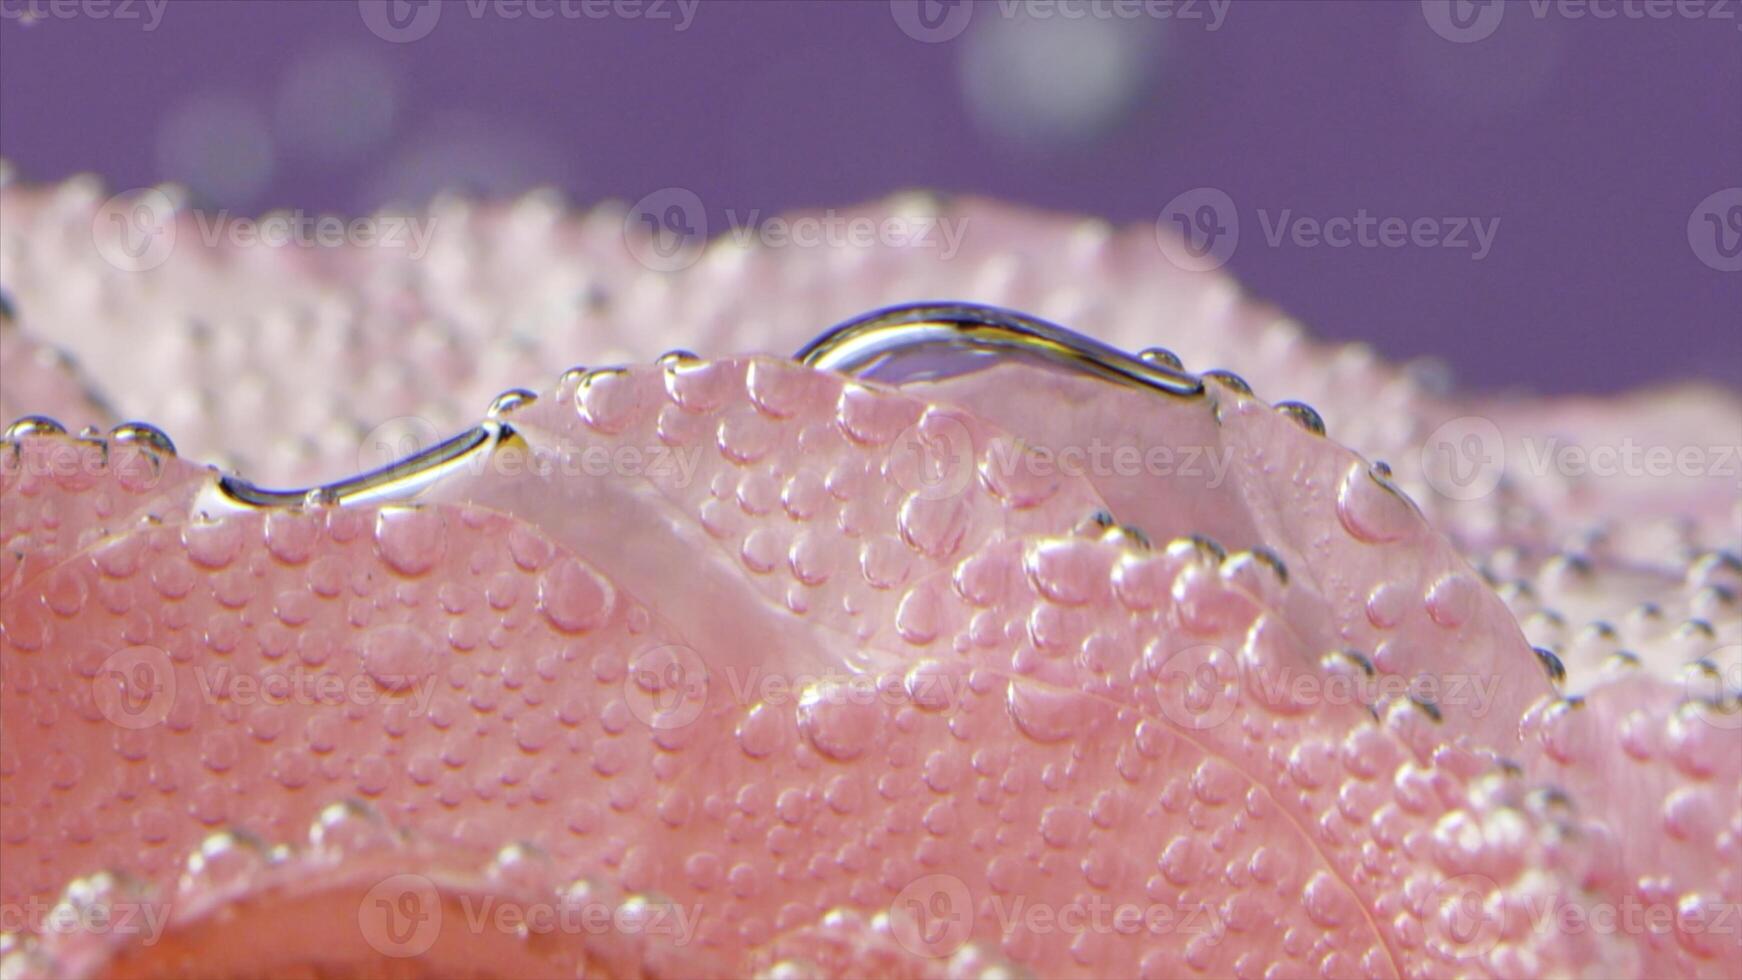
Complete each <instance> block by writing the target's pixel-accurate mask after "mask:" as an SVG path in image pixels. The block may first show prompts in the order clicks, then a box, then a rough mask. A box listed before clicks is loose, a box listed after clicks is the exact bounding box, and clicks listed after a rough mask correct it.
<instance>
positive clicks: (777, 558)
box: [0, 179, 1742, 978]
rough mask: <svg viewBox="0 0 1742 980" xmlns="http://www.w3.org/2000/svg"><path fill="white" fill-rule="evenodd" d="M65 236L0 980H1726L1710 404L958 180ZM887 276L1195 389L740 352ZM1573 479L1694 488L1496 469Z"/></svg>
mask: <svg viewBox="0 0 1742 980" xmlns="http://www.w3.org/2000/svg"><path fill="white" fill-rule="evenodd" d="M152 193H154V194H156V195H158V197H160V198H162V200H164V201H168V202H170V203H171V205H173V199H174V194H173V193H169V192H167V191H157V192H152ZM131 200H134V199H133V198H127V199H124V200H123V203H127V202H128V201H131ZM116 206H117V205H116V204H115V203H113V202H109V203H105V201H104V192H103V190H102V189H101V188H100V187H98V186H97V185H96V184H95V183H94V182H91V181H88V180H83V179H80V180H74V181H69V182H67V183H64V184H61V185H56V186H26V185H19V184H9V185H7V186H4V187H0V288H3V289H4V290H5V294H6V298H7V300H8V303H9V304H10V307H11V312H10V313H9V315H8V317H7V319H6V321H5V323H4V325H3V326H0V355H3V358H0V407H4V409H5V411H6V412H8V413H16V414H17V415H20V416H25V417H24V418H23V419H22V420H21V421H20V422H18V423H17V424H15V425H13V426H12V427H11V428H9V429H8V430H7V432H6V436H5V440H4V442H3V443H0V908H3V909H5V910H6V913H7V919H6V921H5V922H0V976H4V977H6V978H13V977H19V978H26V977H74V976H79V977H85V976H89V977H97V976H112V977H182V976H231V975H273V976H281V975H293V976H320V977H329V976H331V977H338V976H395V977H400V976H403V977H414V976H505V977H531V976H566V977H578V976H587V977H594V976H608V977H633V976H649V977H667V978H672V977H697V976H765V977H811V976H819V977H836V976H839V977H992V976H1024V975H1031V976H1049V977H1050V976H1085V977H1126V976H1134V977H1193V976H1201V977H1217V978H1220V977H1242V978H1245V977H1264V978H1270V977H1314V976H1317V977H1347V976H1373V977H1439V976H1446V977H1463V976H1493V977H1537V976H1567V977H1616V976H1649V977H1671V976H1686V977H1707V978H1724V977H1736V976H1742V916H1739V913H1738V910H1739V909H1742V700H1739V698H1738V690H1737V688H1738V687H1739V686H1742V600H1739V599H1738V596H1739V595H1742V559H1738V557H1737V555H1738V553H1742V499H1739V495H1738V486H1737V483H1736V476H1735V474H1734V472H1726V471H1725V470H1724V469H1723V467H1722V464H1721V461H1717V460H1715V459H1714V457H1716V456H1718V455H1719V452H1718V451H1719V450H1722V449H1723V447H1725V446H1729V445H1737V444H1742V401H1739V400H1738V398H1737V396H1736V395H1735V394H1734V393H1731V392H1725V391H1719V390H1715V389H1709V388H1701V387H1693V386H1688V387H1682V388H1676V389H1665V390H1661V391H1651V392H1639V393H1635V394H1631V395H1627V396H1623V397H1619V398H1615V399H1594V398H1580V399H1574V398H1563V399H1540V398H1532V397H1527V396H1490V395H1481V394H1475V393H1467V392H1455V391H1449V390H1447V386H1446V385H1445V384H1444V383H1443V382H1441V381H1438V380H1435V373H1434V372H1433V371H1431V370H1428V369H1425V368H1422V367H1419V366H1410V367H1397V366H1392V365H1388V364H1385V363H1384V362H1382V361H1381V360H1379V359H1378V358H1377V357H1376V356H1375V355H1374V354H1373V353H1372V352H1371V351H1369V350H1367V349H1365V348H1362V347H1359V346H1355V345H1343V346H1336V345H1329V344H1324V343H1320V342H1317V341H1313V340H1311V339H1309V338H1307V337H1306V335H1305V333H1304V331H1303V330H1302V328H1300V327H1299V326H1298V325H1296V324H1294V323H1292V322H1291V321H1289V320H1288V319H1287V318H1286V316H1284V315H1283V314H1281V313H1279V312H1277V311H1276V310H1274V309H1272V308H1270V307H1267V306H1265V305H1263V304H1261V303H1258V302H1255V301H1253V300H1251V299H1249V298H1247V297H1244V296H1243V295H1242V294H1241V292H1240V290H1239V289H1238V287H1237V286H1236V285H1235V284H1234V283H1233V282H1232V281H1231V280H1229V279H1228V278H1226V277H1225V276H1223V275H1221V274H1220V273H1199V272H1188V271H1184V270H1181V269H1179V268H1176V267H1175V266H1173V265H1171V264H1170V263H1169V262H1168V261H1167V260H1166V259H1165V258H1164V257H1163V254H1164V253H1163V251H1162V250H1160V249H1158V248H1157V240H1156V231H1155V229H1153V228H1149V227H1140V228H1133V229H1127V230H1116V229H1113V228H1111V227H1109V226H1107V225H1106V224H1105V223H1102V222H1098V221H1093V220H1085V219H1082V218H1077V217H1067V216H1057V215H1049V214H1043V213H1037V212H1032V211H1027V210H1022V209H1017V208H1013V207H1009V206H1006V205H1002V204H997V203H994V202H987V201H977V200H961V201H940V200H938V199H936V198H932V197H929V196H925V195H904V196H901V197H897V198H893V199H890V200H888V201H885V202H881V203H878V204H874V205H870V206H867V207H865V208H863V209H860V210H858V211H855V212H853V213H854V214H863V215H867V216H873V217H879V218H881V217H888V216H902V217H905V218H908V219H925V220H933V221H939V222H942V221H949V222H954V223H959V224H960V225H961V226H962V227H965V228H967V229H968V230H969V233H968V234H966V235H964V236H963V238H962V240H961V243H960V251H959V252H958V253H956V254H953V255H952V256H949V257H947V258H942V259H940V257H939V256H938V255H937V254H935V252H928V251H926V250H923V249H898V248H890V247H886V246H876V247H867V248H855V247H848V248H832V249H808V250H807V249H799V248H793V249H774V248H769V247H765V246H745V245H741V244H737V243H734V242H732V241H730V240H728V239H722V240H719V241H716V242H714V243H712V244H710V245H708V246H707V247H706V248H705V249H703V250H700V251H699V252H698V253H697V254H696V255H695V256H693V257H694V259H695V261H693V262H692V263H690V264H687V265H683V267H682V268H679V269H676V270H674V271H661V270H660V269H655V268H650V267H649V265H647V264H643V263H642V262H641V261H640V260H639V259H638V258H637V256H638V255H639V256H643V257H645V256H646V254H647V252H646V249H645V248H644V246H645V244H646V243H645V242H643V241H641V240H640V239H638V237H637V231H636V229H635V227H634V225H633V224H631V225H630V226H629V227H628V229H627V230H626V228H625V222H624V217H625V214H624V211H623V210H622V209H621V208H620V207H617V206H614V205H605V206H601V207H598V208H595V209H593V210H591V211H585V212H577V211H571V210H568V209H567V208H566V207H565V206H564V205H563V204H562V203H561V202H560V201H556V200H554V199H552V198H551V197H549V196H548V195H532V196H528V197H526V198H524V199H521V200H518V201H514V202H509V203H480V202H472V201H466V200H462V199H458V198H452V199H442V200H438V201H437V202H435V203H433V204H431V205H430V206H429V207H428V208H427V209H426V210H424V211H421V212H419V216H421V217H424V218H427V219H429V220H430V221H431V222H432V225H431V227H432V228H433V229H434V231H433V234H432V238H431V240H430V241H429V242H428V243H427V254H420V255H418V256H415V257H414V256H412V255H410V254H408V253H407V252H405V251H403V250H394V249H380V248H377V249H364V248H355V247H340V248H335V249H305V248H287V249H265V248H254V249H242V248H236V247H233V246H225V245H217V246H208V245H205V244H204V243H202V242H201V240H200V237H201V236H200V221H201V216H199V215H196V214H194V213H192V212H189V211H185V210H182V211H179V212H177V214H176V215H175V216H174V218H173V219H172V220H173V227H174V229H175V237H174V239H173V247H172V248H170V249H168V250H167V251H165V252H163V253H161V254H153V255H152V256H150V257H151V259H152V263H150V264H149V267H148V268H147V267H142V266H143V265H145V264H146V263H141V262H140V261H138V259H139V257H138V256H123V257H122V259H119V260H118V259H117V258H116V254H115V252H114V250H113V248H112V247H108V246H106V244H105V238H104V234H103V230H104V228H105V221H104V216H105V215H106V214H107V213H108V212H109V211H110V210H112V209H113V208H115V207H116ZM159 230H160V231H164V232H167V230H168V226H165V228H162V229H159ZM112 260H113V261H112ZM130 262H131V263H132V264H130ZM652 264H654V265H657V264H658V263H652ZM916 297H919V298H924V297H933V298H935V297H948V298H951V299H961V300H975V301H981V302H990V303H996V304H999V305H1001V306H1005V307H1010V308H1018V309H1023V310H1025V311H1027V312H1028V313H1031V314H1035V315H1039V316H1044V317H1047V318H1049V319H1052V320H1055V321H1057V322H1059V323H1062V324H1064V325H1066V326H1069V327H1072V328H1075V329H1081V330H1083V331H1084V332H1085V333H1087V334H1090V335H1093V336H1095V337H1097V338H1099V339H1100V340H1102V341H1103V342H1105V343H1108V344H1111V345H1113V346H1115V347H1117V348H1121V349H1124V350H1128V351H1132V352H1137V351H1142V350H1144V349H1146V348H1152V347H1154V345H1157V344H1159V345H1164V346H1165V347H1166V348H1167V349H1168V351H1171V352H1172V353H1171V354H1170V353H1167V352H1163V351H1158V350H1152V351H1150V352H1149V353H1147V354H1146V355H1145V359H1147V360H1148V361H1149V362H1150V363H1151V364H1169V363H1176V362H1183V363H1184V364H1187V365H1191V366H1192V367H1193V368H1194V369H1196V368H1199V367H1205V368H1216V369H1221V370H1220V371H1216V372H1211V373H1206V374H1204V375H1202V376H1201V381H1202V383H1201V386H1200V385H1198V381H1199V380H1200V378H1199V376H1193V375H1186V374H1184V373H1181V374H1180V377H1182V378H1186V379H1188V380H1190V381H1191V382H1192V384H1193V386H1194V389H1193V392H1192V393H1181V394H1167V393H1164V392H1162V391H1159V390H1151V389H1144V388H1139V387H1135V386H1127V385H1122V384H1118V383H1115V382H1112V381H1109V380H1106V379H1105V378H1102V377H1098V376H1092V375H1090V374H1086V373H1082V372H1080V371H1076V370H1073V369H1071V368H1069V367H1067V366H1064V365H1062V364H1060V363H1056V362H1054V361H1047V360H1045V359H1041V358H1032V357H1029V358H1025V357H1022V356H1008V357H996V358H990V359H982V360H978V361H974V362H973V363H971V364H968V365H967V366H964V367H962V368H961V369H960V370H954V369H952V370H948V371H944V370H934V371H929V372H918V373H913V374H910V375H908V376H906V377H904V378H902V379H899V380H890V379H888V378H885V379H883V380H879V379H878V378H879V376H878V374H877V372H876V371H869V370H868V371H859V370H857V369H855V370H852V371H843V372H837V371H831V370H821V369H817V368H814V367H810V366H807V365H806V364H805V363H802V362H799V361H795V360H792V359H788V358H787V357H786V356H785V355H787V354H790V353H791V352H792V351H793V350H795V349H797V348H799V347H800V346H801V345H802V344H804V343H806V342H807V341H809V340H811V339H812V338H813V337H815V336H816V335H817V334H818V333H819V332H820V331H821V330H823V329H824V328H826V327H827V326H829V325H830V324H834V323H837V322H841V321H844V320H847V319H849V318H853V317H857V316H859V315H861V314H864V313H865V312H867V311H869V310H872V309H874V308H877V307H880V306H884V305H887V304H890V303H896V302H907V301H911V300H913V299H915V298H916ZM129 331H132V333H129ZM141 337H149V338H150V340H149V342H145V341H142V340H138V338H141ZM671 348H686V349H688V350H691V351H699V352H701V354H697V353H688V352H686V351H685V350H671V351H670V352H669V353H664V354H661V351H665V350H668V349H671ZM54 352H60V353H54ZM656 355H659V356H657V357H656ZM703 355H705V356H703ZM1175 355H1177V358H1176V357H1175ZM577 360H583V361H585V362H586V363H587V364H589V365H599V364H604V365H614V364H615V363H617V362H619V361H624V362H634V363H632V364H629V365H628V366H603V367H592V368H588V367H576V368H573V369H570V370H567V371H564V368H566V367H568V366H569V365H571V364H573V363H574V362H575V361H577ZM1473 380H1475V381H1478V382H1479V381H1480V379H1473ZM1273 399H1274V400H1273ZM1307 405H1311V408H1308V407H1306V406H1307ZM485 406H489V407H488V409H487V410H486V409H485ZM8 417H9V418H10V417H11V416H10V415H9V416H8ZM130 419H142V420H146V421H148V422H150V423H151V424H150V425H146V424H143V423H141V422H132V421H127V420H130ZM480 420H481V421H480ZM475 424H477V425H480V428H478V429H477V430H476V439H475V443H476V445H475V446H473V444H472V443H471V442H467V441H466V440H465V439H462V440H459V441H458V442H456V443H452V444H448V445H455V446H460V447H461V448H460V449H458V450H455V451H454V452H453V453H449V454H447V455H441V456H439V462H437V461H436V460H437V459H438V457H437V456H430V455H426V456H423V457H419V460H421V462H415V461H414V462H415V465H413V466H410V467H409V468H410V469H413V470H415V472H409V473H407V472H400V471H395V473H394V474H392V475H391V476H385V475H377V476H375V477H371V478H370V479H369V480H367V481H364V482H361V483H347V484H343V485H341V486H336V487H333V488H328V489H326V490H319V489H317V490H316V491H314V492H312V493H307V494H304V493H300V492H298V493H290V494H278V495H274V494H271V493H266V492H264V491H261V490H259V489H258V487H260V486H266V487H289V486H296V485H301V484H307V483H310V482H313V481H319V480H335V479H340V478H344V477H349V476H352V475H354V474H356V473H358V472H360V471H363V470H367V469H370V468H371V467H374V466H377V465H381V464H384V463H389V462H392V461H393V460H394V459H395V458H396V457H397V456H399V455H404V454H405V453H406V452H408V451H410V450H413V449H419V448H423V447H427V446H430V445H431V444H433V443H434V442H435V440H437V439H443V438H446V437H449V436H454V435H455V434H457V433H461V432H463V431H464V430H465V429H466V428H467V427H468V426H472V425H475ZM87 425H89V426H95V427H96V428H94V429H89V430H87V429H86V428H85V427H86V426H87ZM67 429H71V430H73V431H72V432H68V431H66V430H67ZM165 433H168V434H167V435H166V434H165ZM412 437H414V438H412ZM172 438H173V440H174V442H173V444H172V442H171V439H172ZM407 439H409V443H408V442H407ZM1472 440H1473V441H1472ZM462 444H463V445H462ZM1629 444H1632V445H1636V446H1639V447H1643V448H1646V449H1651V450H1653V451H1655V450H1659V449H1661V450H1664V451H1666V452H1669V453H1670V454H1671V456H1672V457H1673V456H1674V454H1675V453H1677V452H1681V451H1683V450H1688V451H1691V452H1695V453H1696V454H1697V453H1699V452H1705V454H1706V455H1704V456H1703V457H1700V458H1701V459H1704V460H1705V463H1706V465H1703V466H1684V467H1679V468H1672V469H1671V471H1667V472H1664V473H1653V472H1648V471H1642V470H1641V469H1639V468H1638V467H1633V468H1623V469H1624V470H1625V471H1624V472H1619V473H1607V472H1599V471H1596V470H1591V469H1590V468H1586V470H1585V471H1581V472H1573V470H1572V468H1570V467H1569V466H1567V465H1566V464H1565V463H1564V462H1563V461H1560V460H1561V457H1558V456H1556V455H1555V454H1556V453H1557V452H1558V451H1559V447H1564V446H1567V445H1571V446H1578V447H1583V448H1585V449H1591V448H1601V447H1611V448H1618V447H1623V446H1625V445H1629ZM468 447H470V448H468ZM1467 450H1474V452H1473V453H1471V452H1466V451H1467ZM1134 460H1135V462H1133V461H1134ZM1064 461H1071V462H1066V463H1065V465H1061V462H1064ZM207 463H210V464H213V465H205V464H207ZM1472 466H1473V468H1472ZM237 470H239V471H240V473H241V476H242V477H244V478H246V480H247V481H251V484H252V485H251V484H250V483H248V482H242V481H241V480H239V479H238V478H237V477H236V476H235V472H234V471H237Z"/></svg>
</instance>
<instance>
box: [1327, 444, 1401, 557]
mask: <svg viewBox="0 0 1742 980" xmlns="http://www.w3.org/2000/svg"><path fill="white" fill-rule="evenodd" d="M1337 519H1338V520H1339V521H1341V522H1342V524H1343V527H1344V528H1346V529H1347V530H1348V532H1349V533H1350V534H1351V535H1354V536H1355V538H1356V539H1358V540H1361V541H1365V542H1367V543H1369V544H1384V543H1386V542H1391V541H1399V540H1402V539H1403V538H1404V537H1406V536H1408V535H1409V534H1410V533H1411V531H1413V530H1414V529H1415V527H1416V526H1417V524H1418V521H1417V520H1416V516H1415V508H1414V506H1413V505H1412V504H1410V503H1409V501H1408V500H1407V499H1405V498H1404V496H1403V493H1402V491H1400V490H1398V489H1396V488H1395V487H1393V486H1392V485H1391V482H1390V481H1389V480H1385V479H1384V478H1382V477H1381V476H1379V475H1378V474H1377V473H1375V472H1373V470H1372V469H1371V468H1370V467H1368V466H1367V465H1366V464H1364V463H1361V462H1356V463H1354V464H1353V465H1351V466H1350V467H1349V470H1348V472H1347V473H1345V474H1344V475H1343V482H1342V483H1341V485H1339V486H1338V488H1337Z"/></svg>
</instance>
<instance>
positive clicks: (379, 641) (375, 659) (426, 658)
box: [363, 623, 438, 693]
mask: <svg viewBox="0 0 1742 980" xmlns="http://www.w3.org/2000/svg"><path fill="white" fill-rule="evenodd" d="M437 662H438V657H437V648H436V646H435V644H434V643H432V642H430V639H429V637H428V636H427V635H425V633H424V632H423V631H422V630H420V629H418V628H417V627H415V626H411V625H409V624H405V623H393V624H389V625H386V626H377V627H375V628H374V629H372V630H370V631H369V633H368V635H367V636H366V637H364V639H363V669H364V670H365V671H367V672H368V674H369V677H370V678H371V679H372V680H374V681H375V683H376V684H379V685H380V686H381V687H382V688H383V689H385V690H387V691H391V692H394V693H402V692H405V691H409V690H411V689H412V688H413V687H415V686H417V685H418V684H419V683H420V682H422V681H424V680H426V679H427V678H429V677H431V676H432V675H433V674H434V672H435V668H436V665H437Z"/></svg>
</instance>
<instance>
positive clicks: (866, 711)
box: [798, 681, 882, 762]
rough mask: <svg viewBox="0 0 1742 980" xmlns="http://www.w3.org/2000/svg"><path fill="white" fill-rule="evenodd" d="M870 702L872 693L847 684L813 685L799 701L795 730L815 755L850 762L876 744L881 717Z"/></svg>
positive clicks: (825, 683)
mask: <svg viewBox="0 0 1742 980" xmlns="http://www.w3.org/2000/svg"><path fill="white" fill-rule="evenodd" d="M871 700H872V692H870V691H868V690H866V689H862V688H859V687H855V686H854V685H852V684H850V683H843V682H835V681H825V682H823V683H820V684H813V685H811V686H810V687H807V688H806V689H805V691H804V693H803V694H802V695H801V696H800V697H799V704H798V724H799V730H800V731H802V732H804V735H805V738H807V739H809V740H810V743H811V744H812V745H813V746H815V747H816V750H817V751H818V752H820V753H822V754H823V755H825V756H827V757H828V758H830V759H835V760H837V761H840V762H851V761H852V760H854V759H857V758H858V757H859V756H861V755H863V754H864V753H865V750H866V749H867V748H869V747H870V746H871V745H873V744H875V743H876V740H877V733H878V729H879V728H880V727H881V721H882V714H881V712H880V711H878V709H877V706H876V705H875V704H873V703H870V702H871Z"/></svg>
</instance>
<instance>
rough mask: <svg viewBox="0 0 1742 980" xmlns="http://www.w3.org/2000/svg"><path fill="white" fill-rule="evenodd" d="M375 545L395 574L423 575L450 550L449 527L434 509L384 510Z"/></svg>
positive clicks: (378, 517) (378, 520) (378, 516)
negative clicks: (448, 544)
mask: <svg viewBox="0 0 1742 980" xmlns="http://www.w3.org/2000/svg"><path fill="white" fill-rule="evenodd" d="M375 545H376V547H377V548H378V549H379V550H380V552H381V557H382V559H383V560H384V561H386V562H387V564H388V565H389V566H391V567H392V568H393V569H394V570H395V571H397V572H399V573H400V574H402V575H422V574H423V573H425V572H427V571H429V570H430V569H432V568H434V567H435V565H436V562H438V561H440V560H441V558H442V555H443V554H444V553H445V552H446V551H447V526H446V524H445V523H444V522H443V520H442V515H441V514H440V512H438V511H436V510H433V509H429V508H421V507H400V506H388V507H383V508H381V509H380V511H378V512H377V513H376V515H375Z"/></svg>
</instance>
